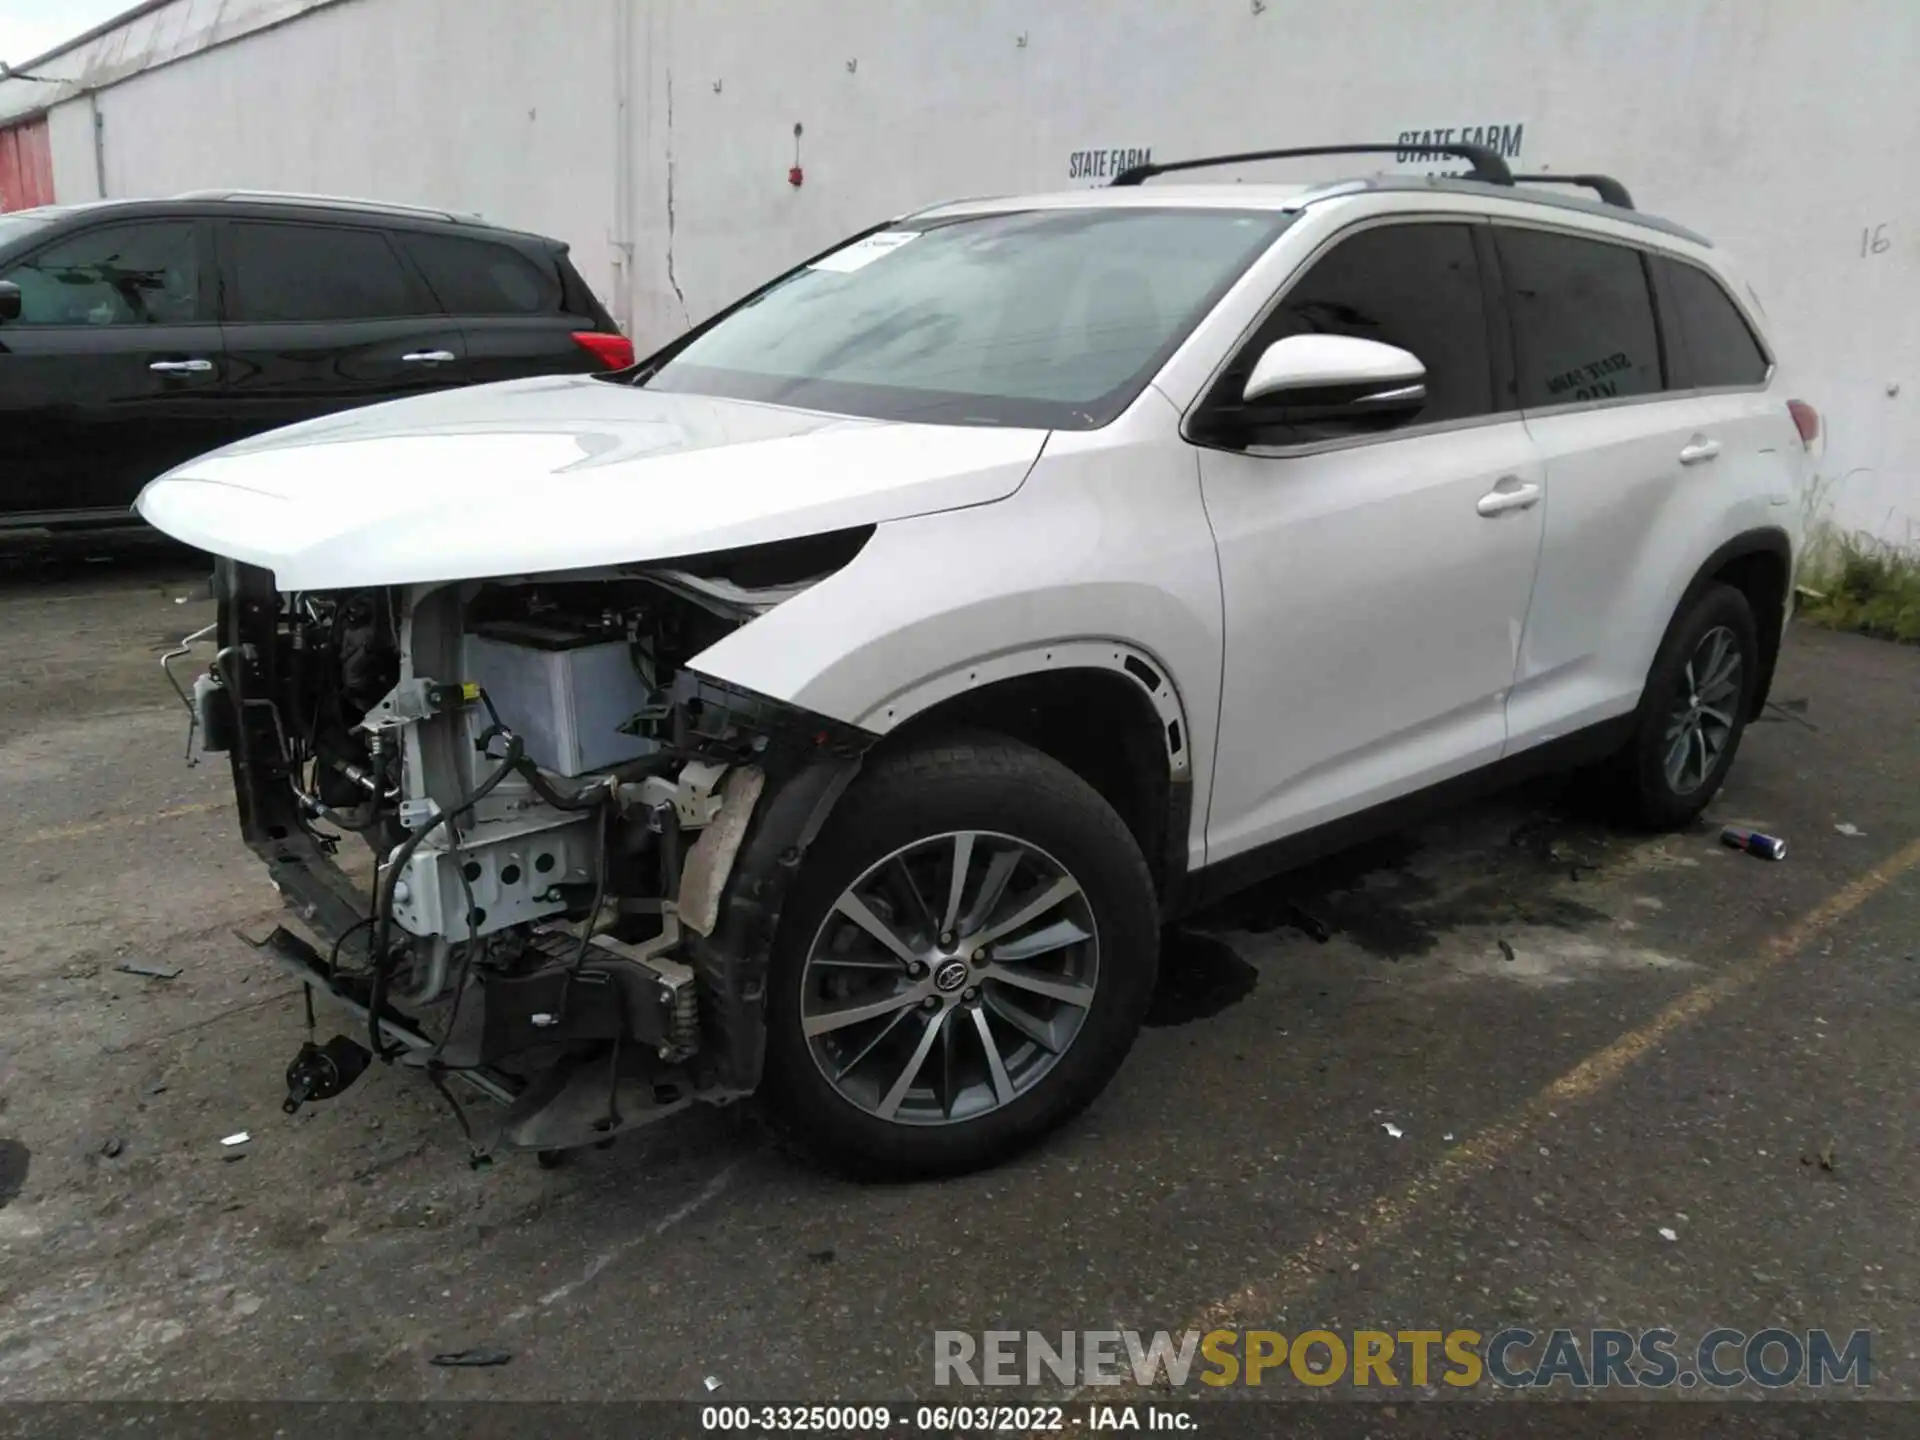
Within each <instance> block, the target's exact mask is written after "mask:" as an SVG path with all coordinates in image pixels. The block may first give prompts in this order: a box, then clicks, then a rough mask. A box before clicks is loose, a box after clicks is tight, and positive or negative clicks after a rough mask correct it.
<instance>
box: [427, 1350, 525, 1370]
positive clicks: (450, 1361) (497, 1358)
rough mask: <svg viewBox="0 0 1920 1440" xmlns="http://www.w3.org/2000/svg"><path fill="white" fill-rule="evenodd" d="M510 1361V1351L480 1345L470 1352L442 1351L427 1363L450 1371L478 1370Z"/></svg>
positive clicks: (511, 1353)
mask: <svg viewBox="0 0 1920 1440" xmlns="http://www.w3.org/2000/svg"><path fill="white" fill-rule="evenodd" d="M511 1359H513V1352H512V1351H511V1350H495V1349H492V1348H490V1347H488V1346H485V1345H480V1346H476V1347H474V1348H473V1349H471V1350H448V1351H444V1352H443V1353H441V1354H439V1355H436V1356H434V1357H433V1359H432V1360H430V1361H429V1362H428V1363H429V1364H432V1365H440V1366H445V1367H447V1368H450V1369H466V1370H478V1369H481V1368H483V1367H485V1366H489V1365H504V1364H506V1363H507V1362H508V1361H509V1360H511Z"/></svg>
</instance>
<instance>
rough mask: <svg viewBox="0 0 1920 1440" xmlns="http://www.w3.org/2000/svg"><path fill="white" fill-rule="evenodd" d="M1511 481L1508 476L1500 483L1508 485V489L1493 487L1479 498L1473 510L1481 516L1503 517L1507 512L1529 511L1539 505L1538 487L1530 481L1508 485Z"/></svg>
mask: <svg viewBox="0 0 1920 1440" xmlns="http://www.w3.org/2000/svg"><path fill="white" fill-rule="evenodd" d="M1512 479H1513V477H1512V476H1508V477H1507V479H1505V480H1502V481H1501V482H1500V484H1501V485H1508V487H1509V488H1507V489H1505V490H1502V489H1500V488H1498V487H1495V488H1494V489H1492V490H1489V491H1488V492H1487V493H1486V494H1484V495H1482V496H1481V497H1480V503H1479V504H1478V505H1475V506H1474V507H1473V508H1474V509H1476V510H1478V511H1479V512H1480V513H1481V514H1482V515H1486V516H1494V515H1504V514H1506V513H1507V511H1509V510H1526V509H1530V508H1532V507H1533V506H1535V505H1538V504H1539V503H1540V487H1539V486H1538V485H1536V484H1534V483H1533V482H1532V481H1531V480H1529V481H1527V482H1526V483H1525V484H1521V485H1510V484H1509V482H1510V481H1511V480H1512Z"/></svg>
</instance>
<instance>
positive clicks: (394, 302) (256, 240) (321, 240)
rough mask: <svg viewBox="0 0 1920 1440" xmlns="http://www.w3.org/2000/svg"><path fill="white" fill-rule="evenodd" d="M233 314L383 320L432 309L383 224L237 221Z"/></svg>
mask: <svg viewBox="0 0 1920 1440" xmlns="http://www.w3.org/2000/svg"><path fill="white" fill-rule="evenodd" d="M230 234H231V242H232V254H233V295H232V297H231V299H230V300H229V302H228V306H227V308H228V311H229V314H230V318H231V319H234V320H240V321H252V322H254V323H256V324H259V323H271V322H274V321H300V320H383V319H387V318H390V317H393V316H399V315H418V314H421V313H422V311H423V310H424V309H425V308H426V307H425V306H424V305H423V304H422V303H421V300H420V297H419V296H418V295H416V294H415V293H414V286H413V284H412V282H411V281H409V280H408V278H407V272H406V271H405V270H404V269H403V268H402V267H401V264H400V257H399V256H397V255H395V254H394V253H393V247H392V246H391V245H389V244H388V243H387V238H386V236H384V235H382V234H381V233H380V232H379V231H378V230H355V229H352V228H350V227H347V226H335V225H289V224H283V223H280V222H277V221H271V220H262V221H252V220H236V221H235V222H234V223H233V226H232V229H231V232H230Z"/></svg>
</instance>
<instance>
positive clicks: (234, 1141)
mask: <svg viewBox="0 0 1920 1440" xmlns="http://www.w3.org/2000/svg"><path fill="white" fill-rule="evenodd" d="M251 1139H253V1136H251V1135H249V1134H248V1133H247V1132H246V1131H245V1130H236V1131H234V1132H233V1134H231V1135H222V1136H221V1137H220V1143H221V1144H222V1145H225V1146H227V1147H228V1148H232V1147H233V1146H235V1145H244V1144H246V1143H247V1142H248V1141H249V1140H251Z"/></svg>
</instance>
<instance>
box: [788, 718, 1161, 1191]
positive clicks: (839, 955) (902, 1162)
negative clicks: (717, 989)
mask: <svg viewBox="0 0 1920 1440" xmlns="http://www.w3.org/2000/svg"><path fill="white" fill-rule="evenodd" d="M956 870H958V871H959V873H960V875H961V881H960V883H959V884H958V885H957V886H956V885H955V884H954V880H953V877H954V872H955V871H956ZM996 886H997V887H998V888H997V890H996ZM1023 916H1024V917H1025V918H1022V917H1023ZM1158 938H1159V917H1158V912H1157V907H1156V905H1155V902H1154V893H1153V883H1152V878H1151V876H1150V875H1149V873H1148V871H1147V866H1146V863H1145V861H1144V860H1143V859H1142V858H1141V855H1140V850H1139V847H1138V846H1137V845H1136V844H1135V843H1134V840H1133V837H1132V835H1131V834H1130V833H1129V832H1128V830H1127V827H1126V825H1125V824H1124V823H1123V822H1122V821H1121V819H1120V817H1119V816H1118V815H1117V814H1116V813H1115V812H1114V810H1113V808H1112V807H1111V806H1110V805H1108V804H1107V802H1106V801H1105V800H1104V799H1102V798H1101V797H1100V795H1099V794H1098V793H1097V792H1096V791H1095V790H1094V789H1093V788H1092V787H1091V786H1089V785H1088V784H1087V783H1086V782H1085V781H1084V780H1082V779H1081V778H1080V777H1079V776H1077V775H1075V774H1074V773H1073V772H1072V771H1071V770H1068V769H1067V768H1066V767H1065V766H1063V765H1061V764H1060V763H1059V762H1057V761H1055V760H1053V759H1051V758H1050V757H1048V756H1046V755H1043V754H1041V753H1040V752H1039V751H1037V750H1033V749H1031V748H1029V747H1028V746H1025V745H1022V744H1019V743H1017V742H1015V741H1013V740H1010V739H1006V738H1003V737H1000V736H997V735H991V734H975V735H968V736H964V737H959V738H954V739H946V740H942V741H938V742H932V743H926V744H923V745H921V746H918V747H916V748H914V749H911V750H905V751H902V752H900V753H898V754H893V755H886V756H883V757H882V758H880V759H878V760H876V761H873V762H870V763H869V765H868V767H867V769H866V771H865V772H864V773H863V774H862V775H861V777H860V778H859V780H858V781H857V782H856V783H855V784H854V786H853V788H852V789H851V790H849V792H848V793H847V795H846V797H845V799H844V800H842V801H841V803H840V804H839V806H838V807H837V808H836V809H835V810H834V813H833V815H832V817H831V818H830V819H829V821H828V823H827V826H826V828H825V829H824V830H823V831H822V833H821V835H820V838H819V839H818V840H817V841H816V842H815V843H814V845H813V846H812V847H811V848H810V849H809V851H808V854H807V860H806V864H805V867H804V868H803V869H802V871H801V874H800V876H799V879H798V880H797V881H796V883H795V886H794V889H793V892H792V894H791V895H790V897H789V898H788V901H787V903H786V905H785V907H784V910H783V913H782V916H781V921H780V929H779V935H778V938H777V940H776V943H775V947H774V954H773V960H772V968H771V974H770V977H769V986H770V989H769V992H768V999H767V1023H768V1032H767V1063H766V1079H765V1083H764V1084H763V1086H762V1087H761V1093H762V1094H763V1096H764V1097H765V1100H766V1103H767V1105H768V1108H769V1109H770V1110H771V1111H772V1113H773V1115H774V1117H775V1118H776V1119H777V1120H779V1121H780V1122H782V1128H783V1129H784V1130H786V1131H787V1132H788V1133H789V1134H790V1135H792V1136H793V1137H794V1138H796V1139H798V1140H799V1141H800V1142H801V1143H802V1144H804V1145H806V1146H807V1147H808V1148H809V1149H811V1150H813V1151H814V1152H816V1153H818V1154H820V1155H821V1156H823V1157H824V1158H826V1159H828V1160H829V1161H831V1162H832V1163H834V1164H836V1165H838V1166H840V1167H841V1168H844V1169H847V1170H850V1171H853V1172H855V1173H858V1174H861V1175H866V1176H873V1177H886V1178H905V1177H911V1176H931V1175H950V1174H956V1173H959V1172H963V1171H967V1170H973V1169H978V1168H980V1167H983V1166H987V1165H991V1164H994V1163H996V1162H998V1161H1000V1160H1003V1159H1005V1158H1006V1157H1008V1156H1010V1155H1012V1154H1014V1153H1015V1152H1017V1151H1019V1150H1021V1149H1023V1148H1024V1147H1026V1146H1027V1145H1030V1144H1032V1143H1033V1142H1034V1141H1035V1140H1037V1139H1039V1138H1040V1137H1041V1136H1043V1135H1045V1134H1046V1133H1048V1132H1049V1131H1051V1130H1053V1129H1054V1128H1056V1127H1057V1126H1059V1125H1061V1124H1063V1123H1065V1122H1066V1121H1067V1120H1068V1119H1070V1118H1071V1117H1073V1116H1074V1115H1076V1114H1078V1113H1079V1112H1080V1111H1081V1110H1082V1109H1084V1108H1085V1107H1086V1106H1087V1105H1088V1103H1090V1102H1091V1101H1092V1100H1093V1098H1094V1097H1095V1096H1096V1095H1098V1094H1099V1093H1100V1091H1101V1090H1102V1089H1103V1088H1104V1087H1105V1086H1106V1084H1107V1082H1108V1081H1109V1080H1110V1079H1111V1078H1112V1076H1113V1074H1114V1071H1115V1070H1117V1069H1118V1068H1119V1065H1120V1062H1121V1061H1122V1059H1124V1058H1125V1056H1126V1053H1127V1051H1128V1050H1129V1049H1130V1048H1131V1047H1132V1044H1133V1040H1134V1037H1135V1035H1136V1034H1137V1033H1138V1031H1139V1028H1140V1022H1141V1019H1142V1017H1143V1016H1144V1015H1145V1013H1146V1008H1147V1003H1148V1001H1149V999H1150V998H1151V997H1152V994H1153V985H1154V972H1155V966H1156V964H1157V961H1158V950H1159V944H1158ZM856 1012H857V1013H858V1014H860V1015H865V1016H867V1017H868V1018H853V1017H855V1015H856Z"/></svg>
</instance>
